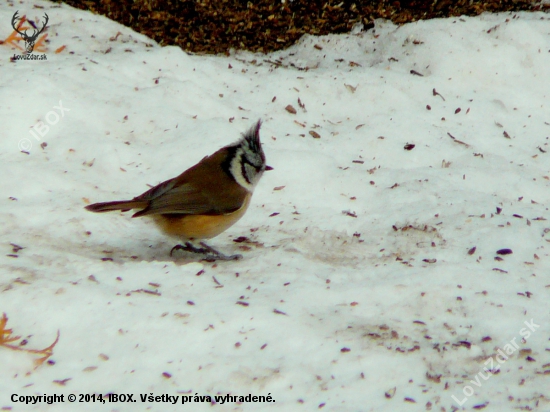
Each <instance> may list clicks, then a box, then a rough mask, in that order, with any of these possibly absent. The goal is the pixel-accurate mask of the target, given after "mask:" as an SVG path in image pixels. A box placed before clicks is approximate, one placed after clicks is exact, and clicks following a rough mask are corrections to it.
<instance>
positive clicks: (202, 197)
mask: <svg viewBox="0 0 550 412" xmlns="http://www.w3.org/2000/svg"><path fill="white" fill-rule="evenodd" d="M261 125H262V121H261V119H260V120H258V121H257V122H256V123H255V124H254V125H253V126H252V127H251V128H250V129H249V130H248V131H246V132H245V133H243V134H242V136H241V139H240V140H238V141H236V142H235V143H233V144H230V145H227V146H224V147H222V148H221V149H219V150H218V151H216V152H215V153H213V154H211V155H210V156H206V157H204V158H203V159H202V160H201V161H200V162H198V163H197V164H196V165H194V166H192V167H190V168H189V169H187V170H185V171H184V172H183V173H182V174H180V175H179V176H176V177H174V178H172V179H169V180H166V181H165V182H162V183H159V184H158V185H157V186H155V187H153V188H151V189H149V190H147V191H146V192H144V193H142V194H141V195H139V196H137V197H134V198H133V199H131V200H118V201H113V202H101V203H94V204H91V205H88V206H86V207H85V209H86V210H89V211H90V212H96V213H102V212H110V211H115V210H120V211H122V212H126V211H128V210H132V209H139V210H138V211H137V212H136V213H134V214H133V216H132V217H141V216H147V217H150V218H152V219H153V221H154V223H155V224H156V225H157V226H158V228H159V229H160V230H161V231H162V232H163V233H165V234H167V235H169V236H172V237H176V238H178V239H180V240H181V241H182V242H183V244H177V245H176V246H174V247H173V248H172V249H171V250H170V256H172V253H173V252H174V251H175V250H185V251H188V252H193V253H198V254H201V255H203V260H206V261H215V260H236V259H240V258H242V256H241V255H229V256H227V255H224V254H223V253H221V252H219V251H218V250H216V249H214V248H212V247H211V246H209V245H208V244H206V242H204V241H203V240H204V239H210V238H213V237H215V236H217V235H219V234H220V233H222V232H224V231H225V230H227V229H228V228H229V227H230V226H232V225H233V224H235V223H236V222H237V221H238V220H239V219H240V218H241V217H242V216H243V215H244V213H245V212H246V210H247V208H248V206H249V204H250V199H251V197H252V193H253V192H254V188H255V187H256V185H257V184H258V182H259V180H260V178H261V177H262V175H263V173H264V171H266V170H272V169H273V168H272V167H271V166H267V164H266V160H265V154H264V152H263V149H262V145H261V143H260V127H261ZM196 242H199V244H200V246H202V247H198V246H196V245H195V244H194V243H196Z"/></svg>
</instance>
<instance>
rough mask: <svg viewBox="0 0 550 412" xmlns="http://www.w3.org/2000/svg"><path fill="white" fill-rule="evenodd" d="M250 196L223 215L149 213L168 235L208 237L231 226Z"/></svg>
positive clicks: (184, 238) (198, 238)
mask: <svg viewBox="0 0 550 412" xmlns="http://www.w3.org/2000/svg"><path fill="white" fill-rule="evenodd" d="M249 204H250V196H247V197H246V199H245V201H244V203H243V205H242V206H241V208H240V209H237V210H236V211H234V212H232V213H227V214H224V215H184V214H181V215H178V214H165V215H150V217H151V218H152V219H153V221H154V222H155V223H156V225H157V226H158V227H159V228H160V230H161V231H162V232H164V233H166V234H167V235H169V236H174V237H178V238H180V239H183V240H200V239H210V238H213V237H214V236H218V235H219V234H220V233H222V232H224V231H225V230H227V229H229V227H231V226H233V225H234V224H235V223H236V222H237V220H239V219H240V218H241V217H242V216H243V215H244V213H245V212H246V209H248V205H249Z"/></svg>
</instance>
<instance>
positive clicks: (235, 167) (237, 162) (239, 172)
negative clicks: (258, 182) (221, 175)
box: [229, 149, 254, 192]
mask: <svg viewBox="0 0 550 412" xmlns="http://www.w3.org/2000/svg"><path fill="white" fill-rule="evenodd" d="M242 155H243V151H242V150H241V149H238V150H237V153H236V154H235V157H234V158H233V160H231V165H230V167H229V170H230V172H231V174H232V175H233V177H234V178H235V181H236V182H237V183H238V184H240V185H241V186H242V187H244V188H245V189H246V190H248V191H249V192H252V191H253V190H254V185H253V184H251V183H248V182H247V181H246V179H245V178H244V176H243V169H242V161H241V156H242Z"/></svg>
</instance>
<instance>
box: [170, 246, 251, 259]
mask: <svg viewBox="0 0 550 412" xmlns="http://www.w3.org/2000/svg"><path fill="white" fill-rule="evenodd" d="M200 245H201V246H202V248H200V247H196V246H195V245H193V244H192V243H191V242H185V245H176V246H174V247H173V248H172V250H170V256H172V253H174V250H185V251H186V252H191V253H197V254H200V255H204V257H203V259H202V260H206V261H207V262H215V261H216V260H239V259H241V258H242V257H243V256H242V255H229V256H228V255H224V254H223V253H221V252H219V251H217V250H216V249H214V248H213V247H211V246H208V245H207V244H206V243H204V242H200Z"/></svg>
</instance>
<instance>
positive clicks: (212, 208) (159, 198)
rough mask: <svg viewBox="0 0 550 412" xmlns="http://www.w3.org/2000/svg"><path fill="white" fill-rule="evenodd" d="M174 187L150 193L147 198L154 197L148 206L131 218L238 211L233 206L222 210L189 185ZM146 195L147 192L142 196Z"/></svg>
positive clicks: (168, 186)
mask: <svg viewBox="0 0 550 412" xmlns="http://www.w3.org/2000/svg"><path fill="white" fill-rule="evenodd" d="M159 186H160V185H159ZM170 186H171V187H170ZM174 186H175V185H167V187H163V188H161V187H159V188H158V189H157V190H158V192H157V193H150V194H149V195H148V196H152V195H154V196H155V197H152V198H150V199H149V206H147V207H146V208H145V209H144V210H142V211H139V212H137V213H136V214H134V216H133V217H138V216H145V215H156V214H166V213H178V214H188V215H200V214H224V213H231V212H234V211H235V210H236V209H238V207H233V206H230V207H229V208H224V207H221V206H219V205H216V203H215V202H214V201H213V199H211V198H209V197H208V196H206V195H205V194H204V192H202V191H201V190H197V189H196V188H195V187H194V186H193V185H191V184H190V183H186V184H183V185H179V186H175V187H174ZM153 189H155V188H153ZM153 189H151V190H153ZM146 194H147V192H146V193H144V194H143V195H142V196H144V195H146ZM140 197H141V196H140Z"/></svg>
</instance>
